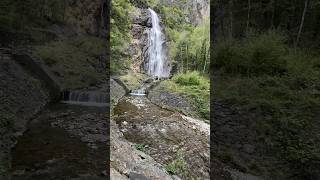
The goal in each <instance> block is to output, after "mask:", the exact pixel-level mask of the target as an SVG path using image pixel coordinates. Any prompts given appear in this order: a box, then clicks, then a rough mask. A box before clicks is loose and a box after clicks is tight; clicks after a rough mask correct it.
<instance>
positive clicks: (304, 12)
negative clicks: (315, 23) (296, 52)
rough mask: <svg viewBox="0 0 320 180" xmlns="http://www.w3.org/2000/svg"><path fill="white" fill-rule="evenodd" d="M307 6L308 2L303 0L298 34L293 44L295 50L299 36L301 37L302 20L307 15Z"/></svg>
mask: <svg viewBox="0 0 320 180" xmlns="http://www.w3.org/2000/svg"><path fill="white" fill-rule="evenodd" d="M308 4H309V0H305V1H304V8H303V12H302V17H301V22H300V27H299V32H298V35H297V39H296V43H295V48H297V46H298V43H299V40H300V36H301V32H302V28H303V24H304V19H305V16H306V13H307V9H308Z"/></svg>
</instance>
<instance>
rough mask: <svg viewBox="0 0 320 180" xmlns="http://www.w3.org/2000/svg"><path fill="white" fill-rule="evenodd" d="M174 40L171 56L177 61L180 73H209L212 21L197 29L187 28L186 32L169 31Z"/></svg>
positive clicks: (207, 20)
mask: <svg viewBox="0 0 320 180" xmlns="http://www.w3.org/2000/svg"><path fill="white" fill-rule="evenodd" d="M168 34H169V38H170V39H171V40H172V42H171V44H170V46H171V48H170V50H171V51H170V56H171V58H172V59H174V60H175V63H176V66H177V69H178V71H180V72H181V71H183V72H186V71H188V70H197V71H200V72H202V73H208V72H209V68H208V67H209V66H210V21H209V19H208V18H207V19H205V21H204V22H203V23H202V24H200V25H199V26H197V27H189V26H185V28H184V31H180V30H179V31H178V30H175V29H168Z"/></svg>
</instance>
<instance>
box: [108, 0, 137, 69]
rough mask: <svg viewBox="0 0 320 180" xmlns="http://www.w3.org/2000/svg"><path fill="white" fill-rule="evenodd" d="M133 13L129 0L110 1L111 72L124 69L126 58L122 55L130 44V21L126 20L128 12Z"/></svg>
mask: <svg viewBox="0 0 320 180" xmlns="http://www.w3.org/2000/svg"><path fill="white" fill-rule="evenodd" d="M133 11H134V7H133V6H132V5H131V3H130V2H129V0H116V1H112V10H111V32H110V44H111V59H112V61H111V64H110V67H111V72H112V73H117V72H119V71H121V70H122V69H126V68H127V65H126V60H127V58H128V57H126V55H125V54H124V51H125V49H126V48H127V47H128V45H129V42H131V34H130V28H131V20H130V18H128V17H129V16H130V15H129V13H130V12H133Z"/></svg>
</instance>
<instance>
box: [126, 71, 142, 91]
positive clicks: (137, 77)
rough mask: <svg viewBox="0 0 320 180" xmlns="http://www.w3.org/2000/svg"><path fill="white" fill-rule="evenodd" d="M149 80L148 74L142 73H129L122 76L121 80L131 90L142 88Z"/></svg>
mask: <svg viewBox="0 0 320 180" xmlns="http://www.w3.org/2000/svg"><path fill="white" fill-rule="evenodd" d="M147 78H148V76H147V75H146V74H141V73H129V74H126V75H123V76H120V79H121V80H122V82H123V83H125V84H126V86H127V87H128V88H129V89H130V90H134V89H139V88H141V85H142V83H143V82H144V81H145V80H146V79H147Z"/></svg>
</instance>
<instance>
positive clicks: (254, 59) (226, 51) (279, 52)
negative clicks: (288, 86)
mask: <svg viewBox="0 0 320 180" xmlns="http://www.w3.org/2000/svg"><path fill="white" fill-rule="evenodd" d="M286 55H287V46H286V44H285V38H284V37H283V35H282V34H279V33H277V32H273V31H270V32H268V33H265V34H261V35H251V36H249V37H248V38H246V39H244V40H242V41H233V42H226V43H220V44H218V45H217V47H216V48H215V49H214V54H213V59H214V62H213V65H214V66H215V67H216V68H219V69H223V70H224V71H226V72H227V73H231V74H241V75H245V76H252V75H264V74H268V75H283V74H284V73H285V72H286V71H287V68H286V67H287V66H286V64H287V61H286V58H285V56H286Z"/></svg>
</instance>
